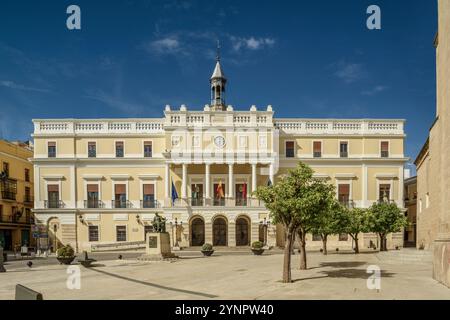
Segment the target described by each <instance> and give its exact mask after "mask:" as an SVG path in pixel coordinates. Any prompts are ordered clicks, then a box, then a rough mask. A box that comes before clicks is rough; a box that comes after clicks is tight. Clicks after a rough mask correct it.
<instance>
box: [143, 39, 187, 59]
mask: <svg viewBox="0 0 450 320" xmlns="http://www.w3.org/2000/svg"><path fill="white" fill-rule="evenodd" d="M146 49H147V50H148V51H149V52H152V53H156V54H158V55H164V54H175V53H179V52H180V51H181V43H180V41H179V40H178V39H177V38H176V37H173V36H172V37H170V36H169V37H166V38H162V39H158V40H154V41H152V42H150V43H149V44H148V45H146Z"/></svg>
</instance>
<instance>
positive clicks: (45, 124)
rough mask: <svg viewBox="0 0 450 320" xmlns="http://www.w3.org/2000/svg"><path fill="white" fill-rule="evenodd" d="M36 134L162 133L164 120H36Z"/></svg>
mask: <svg viewBox="0 0 450 320" xmlns="http://www.w3.org/2000/svg"><path fill="white" fill-rule="evenodd" d="M33 122H34V133H35V134H61V133H65V134H92V133H95V134H114V133H162V132H163V131H164V128H163V122H164V119H141V120H128V119H122V120H114V119H106V120H103V119H102V120H94V119H92V120H68V121H64V120H35V121H33Z"/></svg>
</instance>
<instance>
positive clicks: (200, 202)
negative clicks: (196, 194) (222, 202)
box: [188, 198, 205, 207]
mask: <svg viewBox="0 0 450 320" xmlns="http://www.w3.org/2000/svg"><path fill="white" fill-rule="evenodd" d="M204 200H205V199H203V198H189V199H188V202H189V203H190V204H191V207H203V206H204V205H205V201H204Z"/></svg>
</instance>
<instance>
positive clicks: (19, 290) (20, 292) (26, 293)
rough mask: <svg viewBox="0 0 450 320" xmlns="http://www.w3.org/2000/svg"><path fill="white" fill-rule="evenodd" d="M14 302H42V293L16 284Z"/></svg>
mask: <svg viewBox="0 0 450 320" xmlns="http://www.w3.org/2000/svg"><path fill="white" fill-rule="evenodd" d="M16 300H44V298H43V297H42V293H39V292H37V291H34V290H32V289H30V288H27V287H25V286H22V285H21V284H18V285H16Z"/></svg>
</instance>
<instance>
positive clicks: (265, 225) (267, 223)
mask: <svg viewBox="0 0 450 320" xmlns="http://www.w3.org/2000/svg"><path fill="white" fill-rule="evenodd" d="M259 224H260V225H261V226H262V227H263V232H264V247H267V238H268V229H269V226H270V221H268V220H267V219H266V218H264V220H263V221H260V222H259Z"/></svg>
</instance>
